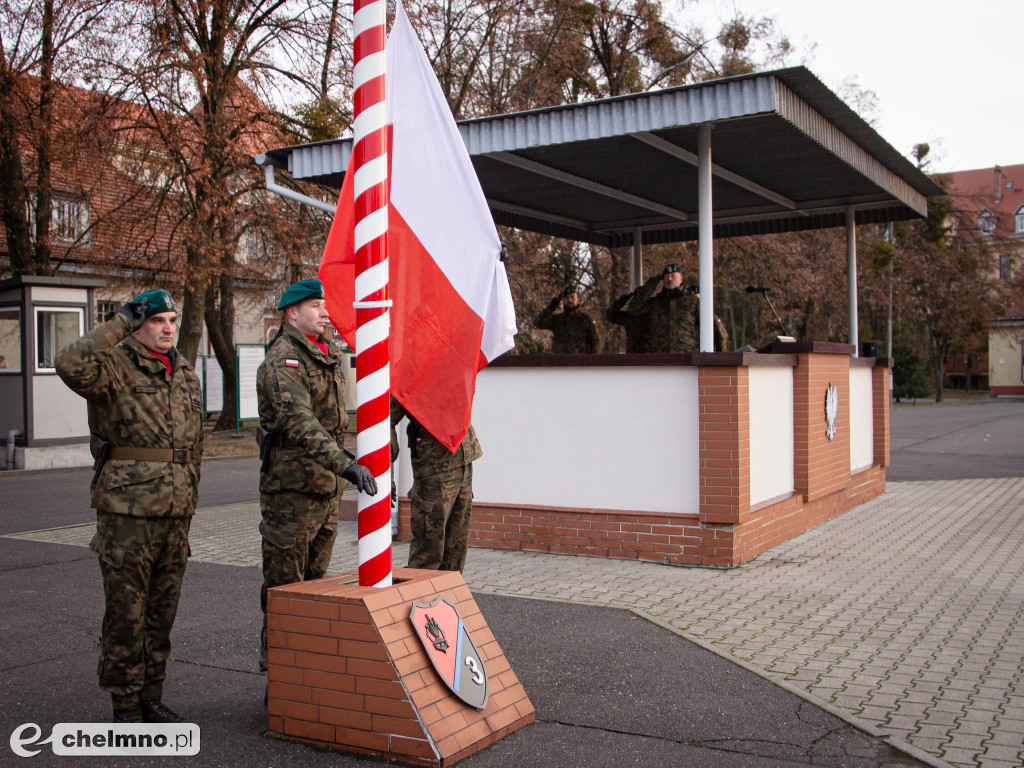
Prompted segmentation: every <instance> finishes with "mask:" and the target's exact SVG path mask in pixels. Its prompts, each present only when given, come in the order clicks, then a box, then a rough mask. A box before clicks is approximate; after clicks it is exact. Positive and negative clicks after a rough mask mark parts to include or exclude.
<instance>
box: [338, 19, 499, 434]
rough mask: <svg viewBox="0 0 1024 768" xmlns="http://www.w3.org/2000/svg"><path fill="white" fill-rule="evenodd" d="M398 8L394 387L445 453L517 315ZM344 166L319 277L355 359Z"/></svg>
mask: <svg viewBox="0 0 1024 768" xmlns="http://www.w3.org/2000/svg"><path fill="white" fill-rule="evenodd" d="M396 6H397V7H396V9H395V10H396V13H395V21H394V24H393V25H392V28H391V33H390V34H389V35H388V40H387V45H386V56H387V60H386V61H387V97H386V98H387V115H388V118H387V122H388V129H389V136H390V145H391V146H390V152H389V153H388V164H389V172H388V180H389V184H390V196H389V202H388V217H389V219H388V254H389V258H388V262H389V264H390V266H389V292H390V298H391V299H392V301H393V302H394V304H393V307H392V310H391V313H390V314H391V331H390V351H391V364H392V370H391V391H392V394H393V395H394V396H395V397H396V398H398V400H399V401H400V402H401V403H402V405H404V406H405V408H406V409H407V410H408V411H409V413H410V414H412V415H413V416H414V417H415V418H416V420H417V421H419V422H420V424H422V425H423V426H424V427H425V428H426V429H427V430H428V431H429V432H430V433H431V434H432V435H434V437H436V438H437V439H438V440H440V441H441V442H442V443H443V444H444V445H446V446H448V448H449V449H450V450H452V451H454V450H455V449H456V448H458V446H459V443H461V442H462V439H463V438H464V437H465V436H466V432H467V430H468V429H469V420H470V414H471V412H472V408H473V395H474V393H475V392H476V374H477V372H478V371H479V370H480V369H481V368H483V367H484V366H485V365H487V364H488V363H489V362H490V361H491V360H493V359H494V358H496V357H498V356H499V355H501V354H502V353H504V352H506V351H507V350H509V349H511V348H512V347H513V346H514V343H515V342H514V339H513V337H514V335H515V334H516V331H517V328H516V320H515V308H514V307H513V304H512V292H511V290H510V288H509V284H508V276H507V275H506V274H505V265H504V264H503V263H502V262H501V261H500V259H499V256H500V253H501V243H500V241H499V240H498V232H497V230H496V229H495V227H494V221H493V219H492V218H491V213H490V210H489V209H488V207H487V201H486V199H485V198H484V194H483V190H481V189H480V182H479V181H478V179H477V177H476V172H475V171H474V170H473V164H472V163H471V162H470V159H469V153H468V152H467V151H466V146H465V144H464V143H463V141H462V137H461V136H460V135H459V130H458V127H457V126H456V125H455V120H454V118H453V117H452V114H451V111H450V110H449V109H448V104H447V102H446V101H445V98H444V94H443V93H442V91H441V86H440V85H439V84H438V82H437V77H436V76H435V75H434V71H433V70H432V69H431V67H430V62H429V60H428V59H427V56H426V53H425V52H424V50H423V47H422V46H421V45H420V42H419V40H418V39H417V38H416V34H415V33H414V32H413V29H412V25H411V24H410V23H409V18H408V17H407V16H406V14H405V9H404V8H403V7H402V4H401V2H400V1H399V2H398V3H397V4H396ZM353 157H354V156H353ZM352 168H353V162H352V160H350V161H349V172H348V173H346V174H345V180H344V183H343V184H342V188H341V194H340V196H339V198H338V209H337V213H336V214H335V217H334V221H333V222H332V224H331V232H330V235H329V236H328V239H327V246H326V247H325V248H324V255H323V259H322V261H321V262H320V279H321V280H322V281H323V283H324V289H325V296H326V301H327V311H328V312H329V313H330V317H331V323H332V324H333V325H334V327H335V328H336V329H337V330H338V332H339V333H340V334H341V336H342V338H344V339H345V341H346V342H347V343H348V345H349V346H350V347H352V348H353V349H355V350H356V351H357V352H358V351H360V348H359V347H358V346H357V345H356V343H355V342H356V339H355V329H356V314H355V310H354V309H353V307H352V302H353V300H354V291H355V257H354V253H353V243H354V239H355V238H354V232H353V227H354V221H355V209H354V203H353V191H352V190H353V178H352V177H353V175H354V174H353V173H352V172H351V171H352Z"/></svg>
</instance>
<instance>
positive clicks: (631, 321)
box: [604, 293, 650, 353]
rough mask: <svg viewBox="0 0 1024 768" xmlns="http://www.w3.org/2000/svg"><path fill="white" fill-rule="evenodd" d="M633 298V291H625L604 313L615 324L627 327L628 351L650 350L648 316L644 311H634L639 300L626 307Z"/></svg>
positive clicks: (606, 318)
mask: <svg viewBox="0 0 1024 768" xmlns="http://www.w3.org/2000/svg"><path fill="white" fill-rule="evenodd" d="M631 298H633V294H632V293H624V294H623V295H622V296H619V298H617V299H616V300H615V301H614V302H613V303H612V305H611V306H610V307H608V311H607V312H605V313H604V317H605V320H607V321H608V322H609V323H615V325H621V326H623V327H624V328H625V329H626V352H629V353H640V352H648V351H650V350H649V349H648V341H647V316H646V315H644V314H643V313H642V312H637V311H634V306H639V304H638V303H637V302H633V303H631V304H630V306H629V308H628V309H625V306H626V303H627V302H629V300H630V299H631Z"/></svg>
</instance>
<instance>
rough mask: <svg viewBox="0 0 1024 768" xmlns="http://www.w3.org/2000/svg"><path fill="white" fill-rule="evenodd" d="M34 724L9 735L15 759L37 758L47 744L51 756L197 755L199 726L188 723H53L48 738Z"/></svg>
mask: <svg viewBox="0 0 1024 768" xmlns="http://www.w3.org/2000/svg"><path fill="white" fill-rule="evenodd" d="M42 735H43V730H42V728H40V727H39V726H38V725H36V724H35V723H25V724H24V725H19V726H18V727H17V728H15V729H14V733H12V734H11V750H12V751H13V752H14V754H16V755H18V756H19V757H32V756H34V755H38V754H39V752H40V751H41V750H42V746H43V745H44V744H49V745H50V749H51V750H53V754H55V755H91V756H99V755H129V756H131V755H160V756H163V757H176V756H181V757H186V756H188V755H198V754H199V726H198V725H194V724H192V723H167V724H162V723H161V724H157V723H146V724H142V723H57V724H56V725H55V726H53V731H52V732H51V733H50V736H49V738H47V739H43V740H42V741H40V737H41V736H42Z"/></svg>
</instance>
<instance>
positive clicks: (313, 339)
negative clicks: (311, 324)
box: [306, 333, 327, 355]
mask: <svg viewBox="0 0 1024 768" xmlns="http://www.w3.org/2000/svg"><path fill="white" fill-rule="evenodd" d="M306 338H307V339H309V340H310V341H311V342H313V343H314V344H316V345H317V346H318V347H320V351H321V352H323V353H324V354H325V355H326V354H327V342H326V341H317V338H318V337H317V336H310V335H309V334H308V333H307V334H306Z"/></svg>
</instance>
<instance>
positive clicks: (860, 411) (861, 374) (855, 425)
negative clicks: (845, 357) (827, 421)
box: [837, 367, 875, 472]
mask: <svg viewBox="0 0 1024 768" xmlns="http://www.w3.org/2000/svg"><path fill="white" fill-rule="evenodd" d="M871 370H872V369H871V368H859V367H857V368H850V427H849V428H850V471H851V472H856V471H857V470H859V469H864V468H866V467H870V466H871V465H872V464H873V463H874V461H875V445H874V443H875V429H874V418H875V411H874V402H873V399H872V396H871ZM839 412H840V413H842V412H843V404H842V403H840V404H839ZM837 427H838V428H839V429H842V428H843V425H842V423H838V424H837Z"/></svg>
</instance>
